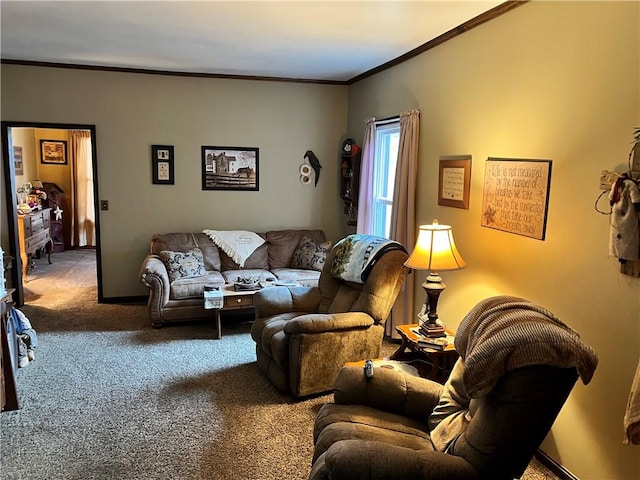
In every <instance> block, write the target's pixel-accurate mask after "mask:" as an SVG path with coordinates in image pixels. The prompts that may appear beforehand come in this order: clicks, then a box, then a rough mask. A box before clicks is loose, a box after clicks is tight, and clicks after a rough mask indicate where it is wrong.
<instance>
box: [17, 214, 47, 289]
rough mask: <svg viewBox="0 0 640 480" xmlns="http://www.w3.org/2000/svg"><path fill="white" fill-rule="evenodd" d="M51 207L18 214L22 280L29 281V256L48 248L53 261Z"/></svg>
mask: <svg viewBox="0 0 640 480" xmlns="http://www.w3.org/2000/svg"><path fill="white" fill-rule="evenodd" d="M50 225H51V209H50V208H43V209H41V210H36V211H34V212H31V213H27V214H24V215H18V235H19V237H20V260H21V261H22V282H23V283H26V282H27V270H28V268H29V256H31V255H35V254H39V253H40V251H41V250H43V249H44V250H46V252H47V255H48V257H47V259H48V260H49V263H52V262H51V251H52V250H53V241H52V240H51V229H50Z"/></svg>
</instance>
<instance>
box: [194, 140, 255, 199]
mask: <svg viewBox="0 0 640 480" xmlns="http://www.w3.org/2000/svg"><path fill="white" fill-rule="evenodd" d="M258 160H259V149H258V148H251V147H214V146H202V190H253V191H258V189H259V182H258V179H259V175H258V174H259V170H258Z"/></svg>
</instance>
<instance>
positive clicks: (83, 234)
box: [69, 130, 96, 247]
mask: <svg viewBox="0 0 640 480" xmlns="http://www.w3.org/2000/svg"><path fill="white" fill-rule="evenodd" d="M69 143H70V148H69V152H70V158H71V162H72V164H71V165H72V174H73V192H72V199H71V208H72V215H71V218H72V223H71V246H73V247H86V246H95V245H96V233H95V208H94V201H93V166H92V155H91V132H90V131H89V130H71V131H70V132H69Z"/></svg>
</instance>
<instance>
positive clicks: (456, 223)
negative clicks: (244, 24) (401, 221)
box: [349, 2, 640, 480]
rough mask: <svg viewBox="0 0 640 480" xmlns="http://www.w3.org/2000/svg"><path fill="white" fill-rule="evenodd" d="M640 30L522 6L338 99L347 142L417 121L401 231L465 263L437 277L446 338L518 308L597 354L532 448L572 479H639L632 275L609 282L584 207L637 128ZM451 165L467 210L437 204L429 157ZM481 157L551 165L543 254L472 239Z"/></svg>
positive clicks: (634, 22)
mask: <svg viewBox="0 0 640 480" xmlns="http://www.w3.org/2000/svg"><path fill="white" fill-rule="evenodd" d="M639 21H640V3H638V2H622V3H612V2H584V3H583V2H532V3H528V4H525V5H524V6H521V7H519V8H517V9H515V10H513V11H511V12H509V13H507V14H505V15H503V16H501V17H499V18H497V19H495V20H492V21H491V22H489V23H487V24H484V25H483V26H481V27H479V28H477V29H474V30H472V31H470V32H467V33H465V34H463V35H461V36H459V37H457V38H456V39H454V40H452V41H450V42H447V43H445V44H443V45H441V46H439V47H436V48H435V49H433V50H430V51H427V52H425V53H424V54H422V55H421V56H419V57H417V58H415V59H413V60H411V61H409V62H407V63H404V64H402V65H400V66H397V67H394V68H393V69H391V70H388V71H385V72H382V73H380V74H378V75H376V76H374V77H372V78H369V79H365V80H363V81H361V82H359V83H358V84H356V85H353V86H352V87H351V88H350V91H349V102H350V108H349V126H350V129H351V130H352V131H355V129H358V128H361V126H362V120H363V119H364V118H366V117H370V116H376V117H378V118H383V117H387V116H391V115H394V114H397V113H398V112H400V111H402V110H406V109H409V108H418V109H420V110H421V136H420V168H419V178H418V198H419V200H418V205H417V212H418V214H417V215H418V218H417V219H416V221H417V223H418V224H424V223H431V221H432V220H433V218H438V219H439V220H440V223H447V224H450V225H452V226H453V227H454V233H455V237H456V243H457V244H458V247H459V249H460V252H461V253H462V255H463V257H464V258H465V260H466V261H467V263H468V268H467V269H466V270H462V271H459V272H445V273H444V274H443V275H442V276H443V277H444V281H445V282H446V283H447V284H448V288H447V290H446V291H445V292H444V293H443V295H442V297H441V300H440V303H439V314H440V317H441V318H442V319H444V320H445V321H446V322H448V323H449V324H450V325H451V326H453V327H456V326H457V325H458V323H459V321H460V320H461V318H462V317H463V316H464V314H465V313H466V312H467V311H468V310H469V309H470V308H471V307H472V306H473V305H475V303H476V302H478V301H479V300H480V299H482V298H485V297H487V296H491V295H494V294H513V295H518V296H522V297H525V298H528V299H531V300H534V301H536V302H539V303H541V304H543V305H545V306H546V307H548V308H549V309H550V310H551V311H553V312H554V313H556V314H557V315H558V316H559V317H560V318H561V319H563V320H564V321H565V322H567V323H568V324H570V325H571V326H572V327H574V328H575V329H576V330H577V331H578V332H580V333H581V335H582V337H583V338H584V340H585V341H586V342H588V343H589V344H591V345H592V346H593V347H594V348H595V349H596V350H597V352H598V354H599V357H600V364H599V366H598V370H597V371H596V374H595V377H594V379H593V381H592V382H591V383H590V384H589V385H587V386H584V385H583V384H582V383H580V382H579V383H578V385H577V386H576V388H575V389H574V391H573V393H572V395H571V398H570V399H569V401H568V403H567V404H566V406H565V408H564V409H563V411H562V413H561V415H560V416H559V418H558V420H557V422H556V424H555V426H554V428H553V430H552V432H551V434H550V435H549V436H548V438H547V439H546V441H545V443H544V445H543V450H544V451H545V452H546V453H548V454H549V455H551V456H552V457H553V458H554V459H556V460H557V461H559V462H560V463H561V464H562V465H564V466H565V467H566V468H567V469H568V470H570V471H571V472H573V473H574V474H575V475H577V476H578V477H579V478H581V479H585V480H586V479H599V480H600V479H616V480H622V479H632V478H633V479H635V478H638V477H639V475H640V460H639V459H640V455H639V450H638V447H632V446H631V447H630V446H623V444H622V438H623V433H622V432H623V429H622V420H623V415H624V409H625V406H626V401H627V398H628V394H629V389H630V386H631V381H632V378H633V373H634V369H635V367H636V363H637V362H638V356H639V351H640V278H631V277H629V276H624V275H621V274H619V273H618V266H617V264H616V260H615V259H613V258H611V257H609V256H608V238H609V222H608V217H606V216H603V215H600V214H598V213H596V212H595V210H594V202H595V200H596V198H597V196H598V195H599V193H600V191H599V189H598V179H599V175H600V171H601V170H603V169H614V168H617V169H618V170H620V171H624V165H625V164H626V161H627V157H628V154H629V149H630V146H631V145H630V142H631V140H632V138H633V137H632V134H633V127H635V126H638V125H640V36H639V25H640V22H639ZM358 135H359V139H360V138H361V136H362V132H359V134H358ZM454 154H472V155H473V162H472V185H471V204H470V208H469V210H462V209H457V208H449V207H441V206H438V205H437V187H438V159H439V156H441V155H454ZM488 157H506V158H532V159H551V160H552V161H553V170H552V178H551V190H550V201H549V212H548V222H547V238H546V240H545V241H539V240H534V239H530V238H526V237H522V236H517V235H513V234H508V233H504V232H501V231H497V230H492V229H488V228H484V227H481V226H480V220H481V214H482V212H481V206H482V189H483V179H484V163H485V160H486V159H487V158H488ZM606 206H607V205H606V201H605V202H603V204H602V205H601V207H602V208H606ZM423 277H424V275H421V274H419V275H417V278H416V282H417V283H419V282H421V281H422V279H423ZM416 291H417V292H419V293H418V295H417V298H416V304H418V303H421V302H423V300H424V299H423V298H422V297H423V293H422V289H421V288H417V290H416Z"/></svg>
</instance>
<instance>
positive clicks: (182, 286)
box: [140, 230, 328, 327]
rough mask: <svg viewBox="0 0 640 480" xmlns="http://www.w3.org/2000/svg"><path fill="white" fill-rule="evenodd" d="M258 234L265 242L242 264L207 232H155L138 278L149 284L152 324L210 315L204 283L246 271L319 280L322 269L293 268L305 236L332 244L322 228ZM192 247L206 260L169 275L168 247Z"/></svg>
mask: <svg viewBox="0 0 640 480" xmlns="http://www.w3.org/2000/svg"><path fill="white" fill-rule="evenodd" d="M258 235H260V236H261V237H262V238H264V240H265V243H264V244H262V245H261V246H260V247H258V248H257V249H256V250H255V251H254V252H253V253H252V254H251V255H250V256H249V257H248V258H247V260H246V261H245V264H244V268H240V266H239V265H238V264H237V263H236V262H234V261H233V260H232V259H231V258H230V257H229V256H228V255H227V254H226V253H225V252H224V251H222V250H221V249H219V248H218V246H217V245H216V244H215V243H213V241H212V240H211V239H210V238H209V237H208V236H207V235H205V234H204V233H190V232H186V233H163V234H155V235H153V237H152V239H151V248H150V252H149V254H148V255H147V256H146V257H145V259H144V261H143V262H142V266H141V268H140V281H141V282H142V283H143V284H144V285H146V286H147V287H148V288H149V290H150V292H149V303H148V306H149V317H150V318H151V322H152V325H153V326H155V327H158V326H162V325H164V324H167V323H175V322H181V321H191V320H194V319H199V318H207V317H210V316H211V314H210V312H208V311H207V310H205V309H204V300H203V296H204V287H205V285H207V286H208V285H212V286H223V285H225V284H232V283H234V282H235V281H236V280H237V279H238V277H239V276H242V275H247V276H250V277H252V278H258V279H259V280H260V281H265V280H266V279H267V278H274V279H275V280H276V281H278V282H296V283H297V284H298V285H303V286H315V285H317V284H318V279H319V277H320V271H318V270H315V269H313V268H293V267H292V259H293V257H294V253H295V252H296V249H297V248H298V246H299V245H300V244H301V241H302V240H303V239H304V238H305V237H306V238H307V239H310V240H312V242H315V243H316V244H318V245H321V244H325V246H326V247H327V248H326V249H327V250H328V244H327V242H326V236H325V233H324V231H322V230H274V231H269V232H266V233H258ZM194 249H199V251H200V252H202V260H203V262H204V266H203V267H202V266H201V269H200V271H199V272H198V273H197V274H195V275H189V276H187V277H184V278H176V279H173V280H171V278H170V275H169V271H168V270H167V264H166V252H170V253H175V252H190V251H193V250H194ZM163 252H164V253H163ZM162 255H164V259H165V260H164V261H163V257H162Z"/></svg>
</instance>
